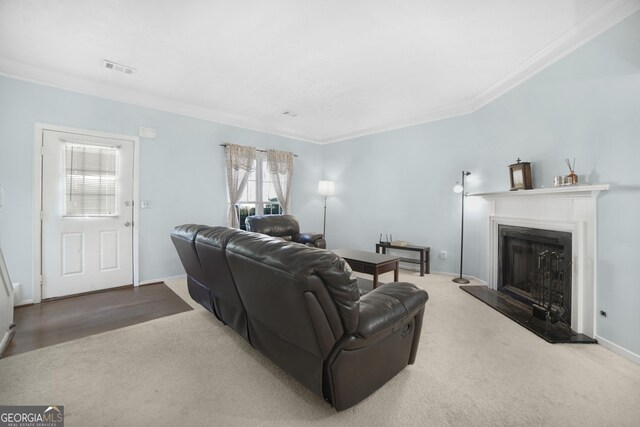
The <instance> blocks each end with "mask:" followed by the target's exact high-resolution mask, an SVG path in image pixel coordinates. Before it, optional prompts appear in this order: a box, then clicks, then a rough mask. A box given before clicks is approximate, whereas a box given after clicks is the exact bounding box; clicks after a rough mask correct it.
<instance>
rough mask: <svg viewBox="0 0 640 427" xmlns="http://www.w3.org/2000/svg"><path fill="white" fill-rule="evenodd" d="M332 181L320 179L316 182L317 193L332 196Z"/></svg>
mask: <svg viewBox="0 0 640 427" xmlns="http://www.w3.org/2000/svg"><path fill="white" fill-rule="evenodd" d="M333 190H334V188H333V181H320V182H318V193H320V194H321V195H323V196H325V197H327V196H333Z"/></svg>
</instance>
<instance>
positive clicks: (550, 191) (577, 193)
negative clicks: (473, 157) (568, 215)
mask: <svg viewBox="0 0 640 427" xmlns="http://www.w3.org/2000/svg"><path fill="white" fill-rule="evenodd" d="M607 190H609V184H586V185H582V184H580V185H568V186H563V187H550V188H536V189H533V190H518V191H495V192H490V193H469V194H467V196H469V197H484V198H485V199H496V198H500V197H530V196H545V197H551V196H558V197H565V198H566V197H571V198H575V197H597V196H598V193H600V192H601V191H607Z"/></svg>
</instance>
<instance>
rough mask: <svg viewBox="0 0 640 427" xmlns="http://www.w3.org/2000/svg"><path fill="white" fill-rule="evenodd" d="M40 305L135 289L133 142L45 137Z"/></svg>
mask: <svg viewBox="0 0 640 427" xmlns="http://www.w3.org/2000/svg"><path fill="white" fill-rule="evenodd" d="M42 155H43V158H42V215H41V219H42V298H43V299H45V298H53V297H59V296H64V295H72V294H78V293H83V292H89V291H95V290H99V289H106V288H112V287H117V286H123V285H129V284H132V283H133V260H132V254H133V164H134V163H133V155H134V142H133V141H131V140H124V139H111V138H102V137H96V136H90V135H82V134H76V133H66V132H57V131H51V130H44V131H43V138H42Z"/></svg>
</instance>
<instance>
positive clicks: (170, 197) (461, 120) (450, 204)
mask: <svg viewBox="0 0 640 427" xmlns="http://www.w3.org/2000/svg"><path fill="white" fill-rule="evenodd" d="M638 46H640V13H636V14H635V15H633V16H632V17H630V18H628V19H627V20H625V21H624V22H622V23H621V24H619V25H617V26H615V27H613V28H612V29H610V30H609V31H607V32H606V33H604V34H603V35H601V36H600V37H598V38H596V39H595V40H593V41H592V42H590V43H588V44H586V45H585V46H583V47H581V48H579V49H578V50H576V51H575V52H574V53H572V54H570V55H569V56H567V57H566V58H564V59H562V60H561V61H559V62H558V63H556V64H554V65H552V66H551V67H549V68H548V69H546V70H544V71H543V72H541V73H539V74H538V75H537V76H535V77H534V78H532V79H530V80H528V81H527V82H526V83H524V84H522V85H521V86H519V87H517V88H516V89H514V90H512V91H510V92H509V93H507V94H506V95H504V96H502V97H501V98H499V99H498V100H496V101H494V102H492V103H490V104H489V105H488V106H486V107H484V108H482V109H481V110H479V111H477V112H475V113H473V114H471V115H468V116H464V117H458V118H453V119H448V120H442V121H439V122H434V123H429V124H424V125H420V126H414V127H408V128H404V129H400V130H396V131H390V132H385V133H380V134H376V135H372V136H368V137H363V138H357V139H353V140H350V141H344V142H341V143H336V144H331V145H328V146H315V145H312V144H306V143H301V142H298V141H293V140H289V139H286V138H281V137H277V136H272V135H267V134H263V133H259V132H253V131H249V130H243V129H239V128H235V127H231V126H224V125H219V124H215V123H210V122H206V121H202V120H197V119H192V118H187V117H183V116H179V115H175V114H169V113H164V112H159V111H156V110H152V109H146V108H141V107H136V106H132V105H127V104H122V103H118V102H113V101H108V100H104V99H99V98H96V97H91V96H86V95H80V94H76V93H73V92H69V91H64V90H59V89H54V88H50V87H45V86H41V85H36V84H31V83H26V82H22V81H18V80H13V79H8V78H1V77H0V183H2V184H3V185H4V187H5V207H4V212H3V214H2V216H1V217H0V244H1V245H2V247H3V251H4V252H5V256H6V258H7V261H8V264H9V269H10V271H11V274H12V277H13V280H14V281H16V282H22V283H23V284H27V285H30V284H31V283H32V277H31V274H32V273H31V271H32V265H31V262H32V258H33V255H32V249H33V248H32V222H33V221H32V212H33V194H32V191H33V182H32V176H33V146H34V123H35V122H43V123H50V124H59V125H64V126H70V127H79V128H87V129H95V130H99V131H106V132H114V133H121V134H130V135H135V134H137V131H138V127H139V126H148V127H154V128H157V130H158V138H157V139H156V140H154V141H147V140H143V141H142V143H141V150H140V151H141V159H140V174H141V180H140V197H141V198H142V199H146V200H150V201H151V206H152V208H151V209H149V210H146V211H145V210H141V221H140V224H139V225H140V237H141V243H140V265H141V279H142V280H150V279H155V278H162V277H166V276H171V275H175V274H181V273H182V268H181V266H180V264H179V261H178V259H177V257H176V255H175V251H174V250H173V248H172V246H171V244H170V242H169V239H168V233H169V231H170V229H171V228H172V227H173V226H174V225H176V224H180V223H184V222H202V223H207V224H222V223H223V222H224V217H225V203H224V200H226V190H225V186H224V171H223V159H222V154H223V152H222V149H221V148H220V147H219V146H218V144H219V143H221V142H224V141H230V142H234V143H239V144H251V145H257V146H259V147H265V148H267V147H269V148H277V149H285V150H292V151H295V152H296V153H298V154H299V155H300V157H299V158H298V159H297V160H296V170H297V172H296V179H295V181H294V188H293V212H294V213H295V214H296V215H297V216H299V217H300V219H301V222H302V224H303V228H304V229H306V230H314V229H315V230H319V229H321V227H322V202H321V199H320V198H319V197H318V196H317V194H316V186H317V181H318V180H319V179H333V180H334V181H336V192H337V194H336V195H335V197H331V198H329V200H328V220H327V239H328V242H329V245H330V247H332V248H337V247H348V248H360V249H366V250H372V249H373V245H374V243H375V242H376V241H377V240H378V237H379V233H393V236H394V238H396V239H404V240H409V241H411V242H414V243H418V244H426V245H429V246H431V248H432V251H433V253H432V257H431V258H432V268H433V270H434V271H443V272H451V273H454V272H456V271H457V268H458V264H457V262H458V259H459V258H458V257H459V227H460V224H459V220H460V198H459V196H458V195H456V194H454V193H452V191H451V188H452V186H453V184H454V183H455V181H457V180H459V177H460V172H461V171H462V170H463V169H464V170H470V171H472V173H473V174H472V175H471V176H470V177H469V181H468V187H467V190H468V191H470V192H475V191H493V190H505V189H507V188H508V172H507V165H508V164H510V163H512V162H513V161H514V160H515V159H516V158H517V157H520V158H522V159H524V160H528V161H531V162H533V172H534V183H535V185H536V186H537V187H539V186H540V185H545V186H550V185H551V184H552V177H553V176H554V175H560V174H565V173H566V169H565V166H564V162H563V159H564V158H565V157H572V158H573V157H576V169H577V172H578V173H579V174H580V178H581V180H582V181H585V180H586V179H589V181H590V182H594V183H609V184H611V190H610V191H609V192H608V193H606V194H604V195H603V196H601V198H600V200H599V209H600V211H599V221H600V222H599V230H598V244H599V262H598V295H597V299H598V304H597V309H603V310H606V311H607V313H608V316H607V318H598V323H597V329H598V333H599V335H600V336H602V337H603V338H605V339H607V340H610V341H612V342H613V343H615V344H617V345H620V346H622V347H624V348H626V349H628V350H629V351H632V352H634V353H636V354H640V332H639V330H640V328H639V327H640V309H639V302H640V286H639V285H638V284H637V281H638V277H640V263H639V262H637V258H638V253H639V251H638V249H637V244H638V241H639V240H640V222H638V221H637V219H636V217H637V212H638V211H639V210H640V175H639V174H638V162H639V161H640V49H638ZM323 165H324V167H323ZM466 207H467V210H466V223H465V225H466V230H465V231H466V233H465V274H468V275H472V276H477V277H479V278H481V279H485V278H486V275H487V274H486V223H485V222H486V219H485V205H484V202H483V201H482V200H481V199H479V198H469V199H468V200H467V205H466ZM442 249H444V250H447V251H448V253H449V257H448V258H447V259H446V260H442V259H439V258H438V252H439V251H440V250H442ZM30 296H31V289H30V288H29V286H27V292H26V295H25V298H30Z"/></svg>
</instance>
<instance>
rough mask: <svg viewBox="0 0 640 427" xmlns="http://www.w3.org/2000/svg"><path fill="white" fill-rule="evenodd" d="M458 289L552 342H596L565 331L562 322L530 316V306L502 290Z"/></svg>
mask: <svg viewBox="0 0 640 427" xmlns="http://www.w3.org/2000/svg"><path fill="white" fill-rule="evenodd" d="M460 289H462V290H463V291H465V292H467V293H469V294H471V295H473V296H474V297H476V298H478V299H479V300H480V301H482V302H484V303H485V304H487V305H488V306H489V307H492V308H494V309H496V310H497V311H499V312H500V313H502V314H504V315H505V316H507V317H508V318H510V319H511V320H513V321H514V322H516V323H518V324H519V325H521V326H524V327H525V328H527V329H528V330H530V331H531V332H533V333H534V334H536V335H538V336H539V337H540V338H542V339H544V340H546V341H548V342H550V343H552V344H557V343H570V344H594V343H596V342H597V341H596V340H594V339H593V338H590V337H588V336H586V335H584V334H578V333H575V332H573V331H572V332H571V333H567V332H568V329H567V327H566V326H565V325H564V324H562V323H556V324H549V323H548V322H546V321H545V320H540V319H538V318H536V317H533V316H531V307H530V306H528V305H526V304H524V303H521V302H520V301H518V300H516V299H515V298H511V297H509V296H507V295H506V294H504V293H502V292H498V291H494V290H493V289H489V288H487V287H486V286H460Z"/></svg>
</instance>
